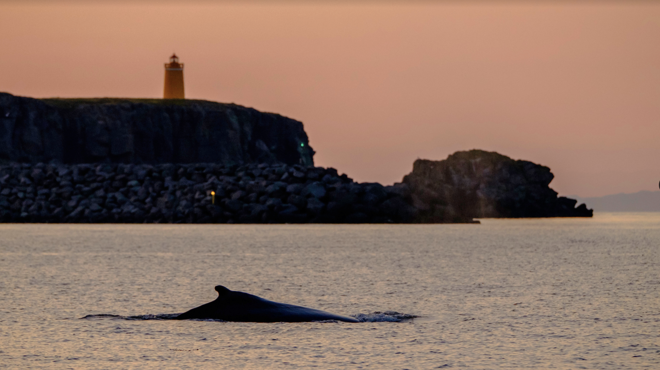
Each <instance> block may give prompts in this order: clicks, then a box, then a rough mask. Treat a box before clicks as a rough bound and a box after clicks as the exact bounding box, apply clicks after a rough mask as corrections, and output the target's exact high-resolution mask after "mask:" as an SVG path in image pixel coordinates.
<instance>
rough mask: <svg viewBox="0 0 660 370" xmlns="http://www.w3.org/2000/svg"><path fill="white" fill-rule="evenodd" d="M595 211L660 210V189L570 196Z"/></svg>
mask: <svg viewBox="0 0 660 370" xmlns="http://www.w3.org/2000/svg"><path fill="white" fill-rule="evenodd" d="M570 197H571V198H574V199H577V200H578V202H580V203H586V204H587V207H589V208H593V210H594V211H595V212H660V191H646V190H645V191H640V192H637V193H632V194H624V193H621V194H612V195H606V196H604V197H593V198H582V197H578V196H570Z"/></svg>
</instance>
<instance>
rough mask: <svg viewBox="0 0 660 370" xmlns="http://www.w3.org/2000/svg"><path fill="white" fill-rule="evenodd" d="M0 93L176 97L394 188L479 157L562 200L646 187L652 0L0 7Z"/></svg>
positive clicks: (658, 123) (653, 149)
mask: <svg viewBox="0 0 660 370" xmlns="http://www.w3.org/2000/svg"><path fill="white" fill-rule="evenodd" d="M0 50H2V56H0V70H1V71H2V72H0V91H4V92H9V93H11V94H14V95H22V96H32V97H145V98H147V97H149V98H153V97H161V96H162V88H163V63H165V62H167V58H168V57H169V55H170V54H171V53H172V52H173V51H175V52H176V53H177V54H178V55H179V56H180V58H181V61H182V62H183V63H185V83H186V96H187V98H192V99H206V100H213V101H220V102H234V103H237V104H241V105H245V106H249V107H254V108H256V109H259V110H262V111H270V112H276V113H280V114H282V115H285V116H288V117H292V118H295V119H298V120H300V121H302V122H303V123H304V124H305V129H306V131H307V133H308V135H309V137H310V144H311V145H312V147H313V148H314V149H315V150H316V151H317V154H316V156H315V162H316V164H317V165H319V166H329V167H335V168H337V169H338V170H339V171H340V172H344V173H347V174H348V175H349V176H351V177H352V178H354V179H355V180H357V181H361V182H363V181H378V182H382V183H386V184H391V183H393V182H396V181H400V180H401V178H402V177H403V175H405V174H407V173H409V172H410V171H411V169H412V163H413V161H414V160H415V159H416V158H427V159H444V158H445V157H446V156H447V155H448V154H450V153H453V152H454V151H456V150H467V149H473V148H478V149H484V150H493V151H497V152H499V153H502V154H505V155H508V156H510V157H513V158H515V159H527V160H531V161H533V162H536V163H540V164H543V165H546V166H549V167H550V168H551V169H552V171H553V173H554V174H555V180H554V181H553V182H552V184H551V187H552V188H554V189H555V190H557V191H558V192H559V193H560V194H562V195H579V196H601V195H606V194H612V193H619V192H636V191H640V190H657V189H658V181H659V180H660V2H657V3H656V2H643V1H638V2H620V3H619V2H614V1H603V2H598V1H588V2H578V4H572V3H571V2H566V1H562V2H552V1H538V2H534V3H533V4H530V3H526V2H522V1H516V2H488V1H471V2H456V1H444V2H432V1H420V2H414V3H409V4H406V3H401V2H392V1H390V2H378V1H364V2H349V1H344V2H330V1H326V2H314V3H313V4H309V2H305V1H293V2H273V1H253V2H229V1H225V2H221V1H219V2H213V1H205V2H199V3H190V2H183V1H180V2H179V1H169V2H166V3H162V2H128V1H120V2H113V1H102V0H97V1H90V2H87V3H86V2H83V1H78V2H58V1H29V0H28V1H0Z"/></svg>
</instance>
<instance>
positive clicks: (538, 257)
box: [0, 213, 660, 369]
mask: <svg viewBox="0 0 660 370" xmlns="http://www.w3.org/2000/svg"><path fill="white" fill-rule="evenodd" d="M0 273H1V275H0V367H4V368H11V369H19V368H76V369H81V368H94V369H98V368H141V369H144V368H154V369H165V368H172V369H174V368H176V369H179V368H186V367H187V368H243V369H263V368H286V369H294V368H304V369H306V368H311V367H317V368H322V369H330V368H371V369H380V368H388V369H389V368H392V369H403V368H408V369H431V368H470V369H482V368H483V369H493V368H522V369H531V368H539V369H549V368H560V369H610V368H611V369H619V368H630V369H641V368H650V369H658V368H660V214H659V213H637V214H597V215H596V217H594V218H593V219H540V220H483V221H482V224H481V225H414V226H404V225H299V226H294V225H278V226H270V225H193V226H190V225H0ZM218 284H222V285H225V286H226V287H228V288H229V289H232V290H239V291H244V292H248V293H252V294H255V295H258V296H261V297H263V298H266V299H271V300H275V301H278V302H286V303H291V304H298V305H302V306H307V307H312V308H317V309H322V310H326V311H329V312H332V313H337V314H343V315H350V316H355V317H358V318H360V319H361V320H363V321H364V322H360V323H357V324H351V323H337V322H323V323H273V324H265V323H231V322H219V321H174V320H164V319H162V318H164V317H167V316H166V315H164V314H172V313H180V312H184V311H186V310H188V309H190V308H192V307H195V306H198V305H201V304H203V303H206V302H209V301H211V300H213V299H215V298H216V296H217V293H216V292H215V291H214V290H213V287H214V286H215V285H218ZM388 311H392V312H397V313H399V314H400V315H398V314H393V313H390V314H380V312H388ZM87 315H93V316H91V317H87V318H83V317H85V316H87ZM103 315H116V316H103ZM401 315H414V316H417V317H416V318H414V319H407V320H405V319H404V320H401V321H396V318H397V317H401ZM131 316H134V317H131ZM135 316H136V317H135Z"/></svg>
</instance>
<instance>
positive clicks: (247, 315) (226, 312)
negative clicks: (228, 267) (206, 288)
mask: <svg viewBox="0 0 660 370" xmlns="http://www.w3.org/2000/svg"><path fill="white" fill-rule="evenodd" d="M215 290H216V291H217V292H218V298H216V299H215V301H213V302H209V303H207V304H204V305H201V306H199V307H196V308H193V309H192V310H190V311H187V312H185V313H182V314H181V315H179V316H178V317H177V319H181V320H184V319H215V320H224V321H243V322H280V321H281V322H304V321H323V320H338V321H347V322H357V320H355V319H353V318H350V317H345V316H339V315H334V314H331V313H328V312H324V311H321V310H315V309H312V308H307V307H302V306H295V305H291V304H286V303H279V302H273V301H269V300H267V299H263V298H261V297H257V296H255V295H252V294H248V293H243V292H236V291H232V290H229V289H227V288H225V287H224V286H222V285H218V286H216V287H215Z"/></svg>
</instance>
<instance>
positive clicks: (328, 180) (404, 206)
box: [0, 163, 471, 223]
mask: <svg viewBox="0 0 660 370" xmlns="http://www.w3.org/2000/svg"><path fill="white" fill-rule="evenodd" d="M213 193H214V194H215V195H213ZM409 199H410V194H409V190H408V187H407V185H404V184H397V185H394V186H383V185H380V184H376V183H356V182H354V181H353V180H351V179H350V178H348V177H347V176H346V175H339V174H338V173H337V171H336V170H335V169H333V168H321V167H304V166H300V165H293V166H289V165H285V164H249V165H243V166H238V165H219V164H158V165H146V164H145V165H134V164H74V165H60V164H58V165H52V164H43V163H40V164H12V165H6V166H2V167H0V222H16V223H23V222H40V223H410V222H417V210H416V209H415V208H414V207H413V206H412V205H410V202H409ZM463 221H464V222H471V219H465V220H463Z"/></svg>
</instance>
